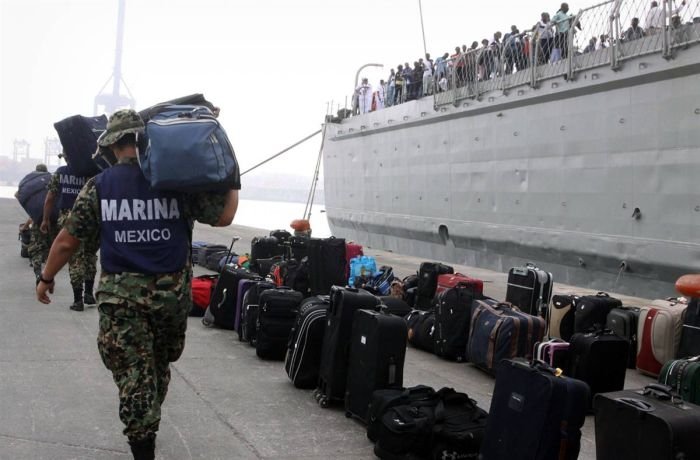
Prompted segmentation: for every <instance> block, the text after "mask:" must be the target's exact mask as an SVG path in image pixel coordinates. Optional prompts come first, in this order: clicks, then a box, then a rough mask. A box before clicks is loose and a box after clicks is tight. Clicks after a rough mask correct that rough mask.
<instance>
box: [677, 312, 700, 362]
mask: <svg viewBox="0 0 700 460" xmlns="http://www.w3.org/2000/svg"><path fill="white" fill-rule="evenodd" d="M698 355H700V299H691V300H690V303H689V304H688V309H687V310H686V312H685V320H684V321H683V332H681V344H680V347H679V348H678V358H690V357H691V356H698Z"/></svg>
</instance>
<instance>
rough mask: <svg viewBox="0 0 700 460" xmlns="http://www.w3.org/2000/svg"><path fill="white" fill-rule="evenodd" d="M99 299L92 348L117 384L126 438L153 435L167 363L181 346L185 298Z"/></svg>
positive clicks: (166, 378)
mask: <svg viewBox="0 0 700 460" xmlns="http://www.w3.org/2000/svg"><path fill="white" fill-rule="evenodd" d="M98 296H99V293H98ZM98 299H99V297H98ZM98 303H99V306H98V311H99V315H100V332H99V335H98V337H97V347H98V349H99V352H100V356H101V357H102V362H103V363H104V365H105V366H106V367H107V369H109V370H110V371H112V376H113V377H114V382H115V383H116V384H117V388H118V389H119V418H120V419H121V421H122V423H124V425H125V426H126V428H124V434H125V435H126V436H127V437H128V438H129V440H131V441H135V440H140V439H144V438H147V437H151V436H155V434H156V432H157V431H158V426H159V424H160V407H161V404H163V401H164V400H165V395H166V394H167V392H168V383H169V382H170V363H171V362H174V361H177V359H178V358H179V357H180V355H181V354H182V351H183V349H184V347H185V330H186V329H187V314H188V311H189V309H188V305H189V301H187V302H183V303H180V304H174V303H160V302H154V303H152V304H150V305H141V304H137V303H134V302H128V301H124V302H123V303H121V304H118V305H116V304H111V303H102V302H98Z"/></svg>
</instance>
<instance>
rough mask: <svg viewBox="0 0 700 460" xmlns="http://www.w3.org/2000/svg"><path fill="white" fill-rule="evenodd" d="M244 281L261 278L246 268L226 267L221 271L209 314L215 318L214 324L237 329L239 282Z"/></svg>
mask: <svg viewBox="0 0 700 460" xmlns="http://www.w3.org/2000/svg"><path fill="white" fill-rule="evenodd" d="M242 279H260V277H259V276H258V275H257V274H255V273H251V272H250V271H248V270H246V269H245V268H235V267H230V266H226V267H224V269H223V270H222V271H221V274H220V276H219V281H218V282H217V283H216V288H214V294H213V295H212V297H211V302H210V303H209V312H210V313H211V314H212V315H213V316H214V324H216V325H217V326H219V327H221V328H223V329H235V325H236V300H237V298H238V282H239V281H240V280H242Z"/></svg>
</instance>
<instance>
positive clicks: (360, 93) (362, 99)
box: [356, 78, 372, 113]
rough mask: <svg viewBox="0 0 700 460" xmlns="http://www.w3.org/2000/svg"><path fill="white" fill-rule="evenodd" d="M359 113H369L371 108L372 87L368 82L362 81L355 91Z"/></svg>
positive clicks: (364, 79)
mask: <svg viewBox="0 0 700 460" xmlns="http://www.w3.org/2000/svg"><path fill="white" fill-rule="evenodd" d="M356 92H357V97H358V102H359V108H360V113H369V111H370V110H371V108H372V86H371V85H370V84H369V80H367V79H366V78H363V79H362V83H361V84H360V86H358V87H357V89H356Z"/></svg>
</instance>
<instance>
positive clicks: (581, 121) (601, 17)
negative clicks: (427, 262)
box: [323, 0, 700, 298]
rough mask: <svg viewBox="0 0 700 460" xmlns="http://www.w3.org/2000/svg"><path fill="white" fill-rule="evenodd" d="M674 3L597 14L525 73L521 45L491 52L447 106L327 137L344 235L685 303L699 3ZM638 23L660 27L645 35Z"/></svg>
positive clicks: (696, 147) (366, 122)
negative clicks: (681, 281)
mask: <svg viewBox="0 0 700 460" xmlns="http://www.w3.org/2000/svg"><path fill="white" fill-rule="evenodd" d="M658 3H659V6H658V7H657V9H656V10H655V11H650V9H649V2H646V1H627V0H613V1H607V2H604V3H602V4H599V5H596V6H594V7H591V8H587V9H585V10H581V11H579V12H578V13H575V14H572V15H571V17H570V18H569V19H568V20H569V21H570V27H569V29H568V31H567V32H565V33H563V34H562V33H559V34H557V33H556V30H555V32H554V34H555V36H557V37H560V38H559V40H560V44H559V45H555V46H559V48H560V49H559V50H557V51H558V56H556V57H552V56H551V55H552V54H555V53H556V52H554V53H553V50H552V49H545V48H544V47H543V46H546V43H545V42H544V41H543V40H541V38H542V37H541V36H538V35H533V34H532V33H527V34H521V35H520V36H518V40H520V41H519V43H521V44H522V46H521V49H522V50H524V51H523V52H522V55H521V56H520V59H524V60H523V61H522V63H521V64H520V65H518V63H516V64H515V65H513V64H512V62H509V58H508V52H509V48H507V47H508V46H510V45H511V44H512V42H504V43H502V44H498V43H497V44H496V45H495V46H496V47H497V48H496V49H494V48H493V45H492V46H491V47H489V48H487V49H486V48H485V49H475V50H472V51H469V52H467V53H465V54H463V55H462V56H460V57H459V59H463V61H462V66H463V67H462V69H463V70H462V71H461V74H460V72H459V71H457V70H456V69H457V68H458V67H459V65H458V64H459V63H457V62H450V63H449V67H448V72H447V74H446V75H445V80H443V81H442V82H440V83H442V88H440V86H439V85H435V88H436V91H434V94H432V95H428V96H423V97H420V98H416V99H415V100H410V101H407V102H404V103H401V104H397V105H393V106H391V107H386V108H383V109H382V110H375V111H371V112H369V113H364V114H359V115H356V116H352V117H348V118H342V119H340V118H335V119H333V120H331V121H330V122H327V123H326V125H325V127H324V139H323V167H324V186H325V200H326V211H327V215H328V221H329V225H330V227H331V230H332V231H333V233H334V234H336V235H339V236H344V237H346V238H350V239H353V240H355V241H358V242H361V243H363V244H365V245H368V246H370V247H373V248H377V249H385V250H390V251H395V252H398V253H402V254H408V255H414V256H420V257H424V258H426V259H441V260H445V261H451V262H454V263H459V264H463V265H468V266H477V267H482V268H488V269H495V270H499V271H507V270H508V268H509V267H511V266H516V265H521V264H523V263H525V262H532V263H535V264H537V265H539V266H542V267H546V268H547V269H548V270H551V271H552V272H554V275H555V279H556V281H560V282H563V283H567V284H572V285H576V286H586V287H592V288H595V289H599V290H614V291H616V292H623V293H626V294H629V295H636V296H641V297H651V298H656V297H659V295H662V294H663V293H668V295H672V294H673V292H674V290H673V288H672V285H673V283H674V282H675V280H676V279H677V278H678V277H679V276H680V275H682V274H685V273H689V272H697V271H698V270H699V269H700V129H699V128H700V46H699V45H698V41H700V4H699V3H700V2H698V1H697V0H694V1H689V2H683V3H679V2H676V4H674V2H658ZM632 18H641V20H640V24H639V26H638V27H642V26H645V25H647V24H645V21H647V22H649V24H648V26H649V27H647V28H646V29H641V30H643V32H639V31H636V29H632V33H631V34H630V31H629V28H627V27H626V26H627V25H629V24H630V23H631V21H632ZM574 26H582V27H574ZM654 26H656V27H654ZM594 37H595V38H596V40H593V38H594ZM509 38H512V37H509ZM563 40H565V42H564V41H563ZM564 48H566V49H564ZM484 53H488V54H487V55H486V54H484ZM545 54H546V56H545ZM484 58H488V59H489V64H484V62H485V59H484ZM547 58H549V59H547ZM438 88H440V89H438ZM327 120H328V117H327Z"/></svg>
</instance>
